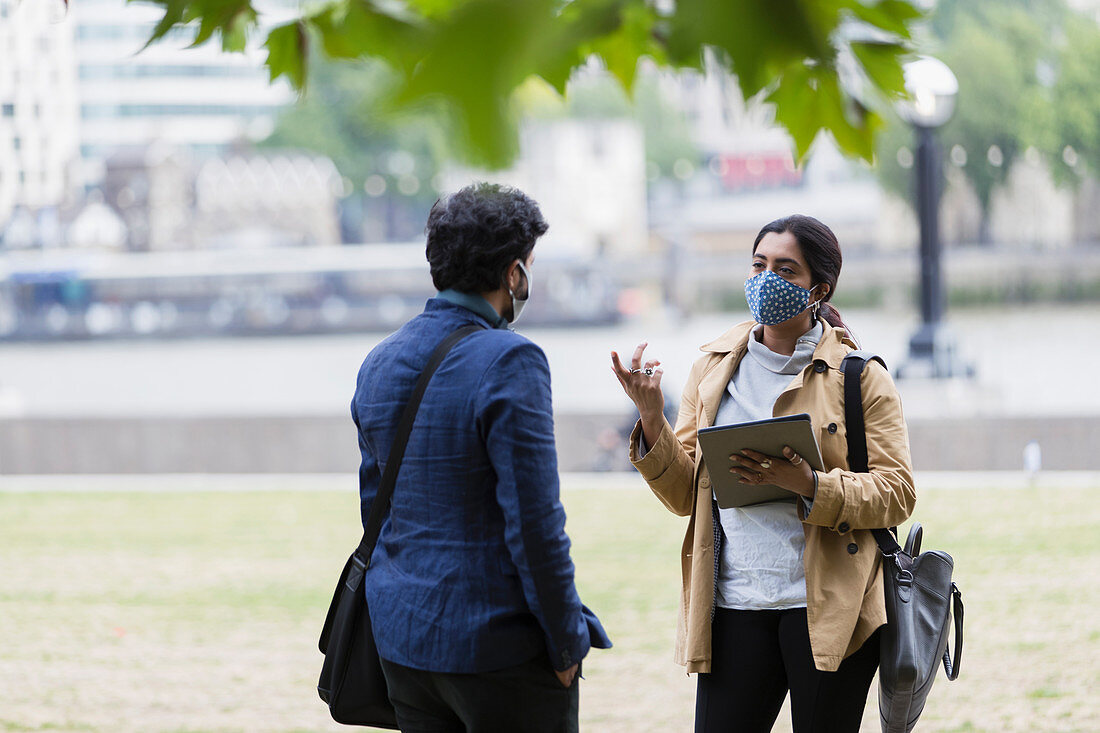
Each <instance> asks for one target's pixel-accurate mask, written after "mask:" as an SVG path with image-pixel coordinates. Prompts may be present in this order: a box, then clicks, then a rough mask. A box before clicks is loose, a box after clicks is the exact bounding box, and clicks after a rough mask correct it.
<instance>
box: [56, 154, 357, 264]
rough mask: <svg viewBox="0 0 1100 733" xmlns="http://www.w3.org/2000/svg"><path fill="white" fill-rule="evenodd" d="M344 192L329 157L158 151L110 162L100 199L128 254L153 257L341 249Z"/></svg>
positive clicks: (122, 156)
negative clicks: (120, 227)
mask: <svg viewBox="0 0 1100 733" xmlns="http://www.w3.org/2000/svg"><path fill="white" fill-rule="evenodd" d="M342 190H343V181H342V179H341V177H340V175H339V173H338V172H337V171H336V166H335V165H334V164H333V162H332V161H331V160H330V159H328V158H325V157H323V156H310V155H303V154H270V155H252V156H239V155H235V156H230V157H227V158H220V157H213V158H195V157H193V156H192V155H190V154H189V153H188V152H187V150H186V149H185V148H183V149H180V148H171V147H168V146H166V145H160V144H158V145H152V146H149V147H148V148H145V149H144V150H137V151H130V150H126V151H122V152H118V153H115V154H113V155H111V156H110V157H109V158H107V160H106V162H105V163H104V173H103V183H102V185H101V188H100V189H96V191H94V192H93V193H99V192H102V200H103V201H105V203H106V204H107V205H108V206H109V207H110V208H111V210H112V211H113V212H114V213H115V214H116V215H117V217H118V218H119V219H120V220H121V221H122V222H123V223H124V225H125V229H126V236H125V242H126V249H128V250H131V251H136V252H146V251H168V250H183V249H227V248H257V247H286V246H315V245H327V244H336V243H339V241H340V237H339V230H338V224H337V213H336V208H337V207H336V204H337V200H338V197H339V196H340V194H341V193H342ZM97 203H98V202H97V201H93V202H92V204H91V206H92V207H93V211H94V207H95V206H96V205H97ZM95 216H96V217H98V218H100V219H102V218H103V217H101V216H99V215H98V214H95ZM93 221H95V219H93ZM74 223H75V222H74ZM103 226H104V227H106V223H104V224H103ZM71 233H72V231H71V229H70V234H71Z"/></svg>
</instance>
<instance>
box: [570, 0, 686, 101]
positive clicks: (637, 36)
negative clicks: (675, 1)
mask: <svg viewBox="0 0 1100 733" xmlns="http://www.w3.org/2000/svg"><path fill="white" fill-rule="evenodd" d="M656 22H657V14H656V13H655V12H654V10H653V9H652V8H651V7H649V6H648V5H647V4H646V3H645V2H644V1H643V0H634V1H633V2H628V3H625V4H624V5H623V7H622V8H621V9H620V10H619V23H618V28H617V29H615V30H614V31H613V32H611V33H608V34H607V35H604V36H603V37H601V38H598V39H596V40H595V41H593V42H591V43H586V44H584V45H583V46H582V53H583V54H584V55H588V54H595V55H598V56H599V57H600V58H601V59H603V62H604V64H606V66H607V70H608V71H609V72H611V74H612V76H614V77H615V78H616V79H618V80H619V82H620V83H621V84H622V85H623V88H624V89H626V90H627V91H628V92H629V91H630V90H632V89H633V88H634V77H635V75H636V74H637V71H638V61H639V59H641V58H643V57H646V56H648V57H650V58H652V59H654V60H656V61H657V62H658V63H660V62H663V61H665V60H666V57H665V53H664V48H663V47H662V46H661V45H660V44H659V43H658V42H657V39H656V37H655V36H654V33H653V30H654V26H655V24H656Z"/></svg>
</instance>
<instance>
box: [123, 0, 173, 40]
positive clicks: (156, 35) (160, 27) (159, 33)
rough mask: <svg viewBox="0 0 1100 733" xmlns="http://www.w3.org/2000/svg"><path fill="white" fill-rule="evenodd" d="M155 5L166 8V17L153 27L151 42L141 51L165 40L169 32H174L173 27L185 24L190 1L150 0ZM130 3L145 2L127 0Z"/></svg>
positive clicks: (141, 0)
mask: <svg viewBox="0 0 1100 733" xmlns="http://www.w3.org/2000/svg"><path fill="white" fill-rule="evenodd" d="M148 1H149V2H151V3H153V4H155V5H161V6H163V7H164V17H162V18H161V19H160V20H159V21H157V24H156V25H155V26H154V27H153V32H152V34H151V35H150V36H149V40H147V41H146V42H145V45H144V46H142V47H141V50H143V51H144V50H145V49H147V48H149V46H150V45H151V44H152V43H154V42H156V41H159V40H160V39H161V38H164V35H165V34H166V33H168V31H170V30H172V28H173V26H175V25H177V24H179V23H182V22H183V16H184V13H185V12H186V11H187V1H188V0H148ZM126 2H128V3H132V2H143V0H126Z"/></svg>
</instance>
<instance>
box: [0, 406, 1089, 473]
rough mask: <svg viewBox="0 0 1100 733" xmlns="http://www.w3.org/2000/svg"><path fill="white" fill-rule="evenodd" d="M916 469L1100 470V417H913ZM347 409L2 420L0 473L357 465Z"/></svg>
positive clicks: (605, 448) (584, 450) (615, 458)
mask: <svg viewBox="0 0 1100 733" xmlns="http://www.w3.org/2000/svg"><path fill="white" fill-rule="evenodd" d="M628 422H629V417H628V416H625V415H587V416H581V415H560V416H558V417H557V418H556V433H557V441H558V453H559V467H560V469H561V470H563V471H591V470H614V469H626V468H629V465H628V464H627V462H626V458H625V455H624V454H625V438H624V436H623V435H622V432H623V430H624V429H625V428H627V427H629V426H628ZM909 427H910V440H911V444H912V450H913V462H914V466H915V468H917V469H919V470H1018V469H1021V468H1022V467H1023V458H1022V454H1023V448H1024V445H1026V444H1027V442H1028V441H1030V440H1038V441H1039V442H1040V444H1041V446H1042V450H1043V468H1044V469H1050V470H1093V471H1095V470H1100V451H1097V450H1096V445H1097V442H1098V438H1100V417H1088V418H1023V417H1021V418H995V419H994V418H974V419H958V420H949V421H928V420H913V421H911V422H910V426H909ZM358 463H359V452H358V447H357V444H356V437H355V434H354V428H353V426H352V424H351V421H350V420H349V419H347V418H344V417H293V416H287V417H263V418H252V417H250V418H233V417H227V418H210V417H202V418H182V417H181V418H149V419H142V418H120V419H91V418H88V419H70V420H66V419H52V418H50V419H47V418H23V419H8V420H0V474H38V473H93V474H94V473H330V472H345V471H351V472H354V471H355V470H356V468H357V467H358Z"/></svg>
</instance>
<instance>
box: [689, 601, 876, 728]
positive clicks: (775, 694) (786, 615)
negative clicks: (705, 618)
mask: <svg viewBox="0 0 1100 733" xmlns="http://www.w3.org/2000/svg"><path fill="white" fill-rule="evenodd" d="M712 634H713V640H712V642H711V644H712V662H711V672H710V673H709V674H700V675H699V683H698V691H697V693H696V699H695V733H766V731H770V730H771V728H772V726H773V725H774V724H775V720H776V718H777V717H779V710H780V708H782V707H783V699H784V698H785V697H786V696H787V691H788V690H789V691H790V693H791V718H792V721H791V722H792V724H793V727H794V733H849V732H850V733H858V731H859V724H860V721H861V720H862V718H863V708H864V707H865V706H866V704H867V691H868V689H869V688H870V687H871V680H872V679H873V678H874V676H875V670H876V669H877V668H878V654H879V641H878V632H877V631H876V632H875V633H874V634H873V635H872V636H871V638H870V639H868V640H867V642H866V643H864V645H863V646H862V647H860V649H859V650H858V651H857V652H856V653H855V654H853V655H852V656H850V657H848V658H847V659H845V660H844V661H843V662H842V663H841V665H840V669H838V670H837V671H836V672H821V671H819V670H817V669H816V668H815V667H814V660H813V656H812V655H811V653H810V632H809V627H808V626H807V623H806V609H805V608H797V609H792V610H789V611H734V610H730V609H725V608H718V609H715V612H714V624H713V626H712Z"/></svg>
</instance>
